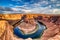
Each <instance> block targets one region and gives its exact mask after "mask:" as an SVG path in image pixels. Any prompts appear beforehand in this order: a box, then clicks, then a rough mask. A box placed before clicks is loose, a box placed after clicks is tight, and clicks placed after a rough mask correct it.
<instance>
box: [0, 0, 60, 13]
mask: <svg viewBox="0 0 60 40" xmlns="http://www.w3.org/2000/svg"><path fill="white" fill-rule="evenodd" d="M1 9H3V10H4V11H2V10H1ZM5 9H6V10H5ZM7 9H9V10H13V13H14V12H16V13H17V12H18V13H19V12H23V13H25V12H31V13H57V12H58V13H60V12H59V10H60V0H0V13H1V12H7V13H8V12H11V11H8V10H7ZM46 10H47V11H46Z"/></svg>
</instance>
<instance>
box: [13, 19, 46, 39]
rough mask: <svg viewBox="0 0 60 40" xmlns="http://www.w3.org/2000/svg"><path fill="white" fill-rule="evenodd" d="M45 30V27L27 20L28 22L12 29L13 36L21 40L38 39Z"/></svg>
mask: <svg viewBox="0 0 60 40" xmlns="http://www.w3.org/2000/svg"><path fill="white" fill-rule="evenodd" d="M30 21H31V22H32V23H31V22H30ZM45 29H46V27H45V26H44V25H43V24H40V23H39V22H38V21H35V20H29V21H28V22H26V21H25V22H22V23H20V25H18V26H16V27H15V28H14V34H15V35H16V36H17V37H20V38H23V39H27V38H32V39H34V38H40V37H41V36H42V34H43V32H44V30H45Z"/></svg>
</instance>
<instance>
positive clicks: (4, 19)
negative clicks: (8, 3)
mask: <svg viewBox="0 0 60 40" xmlns="http://www.w3.org/2000/svg"><path fill="white" fill-rule="evenodd" d="M24 15H25V16H24ZM23 17H24V18H23ZM38 23H39V25H40V26H36V25H37V24H38ZM43 26H45V27H43ZM39 27H41V28H40V29H39ZM16 28H17V29H16ZM36 28H37V29H36ZM43 28H46V29H43ZM18 29H19V30H18ZM16 30H17V31H20V32H22V33H23V34H21V33H20V32H18V33H17V34H19V33H20V34H21V35H17V34H16ZM21 30H22V31H21ZM37 30H40V31H39V32H40V33H39V34H40V37H38V35H37V36H36V37H38V40H52V39H54V40H55V39H57V40H59V39H60V15H49V14H0V39H1V40H4V39H6V40H10V39H12V40H14V39H17V40H18V39H22V40H23V39H24V37H25V38H29V37H31V38H32V39H33V38H34V37H35V36H34V37H33V36H32V35H31V34H34V33H36V32H37ZM9 33H10V34H9ZM41 33H42V34H41ZM28 34H30V36H26V35H28ZM37 34H38V32H37ZM9 35H10V36H9ZM34 35H36V34H34ZM21 36H22V37H21ZM4 37H6V38H4ZM10 37H11V38H10ZM34 39H36V40H37V38H34Z"/></svg>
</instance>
